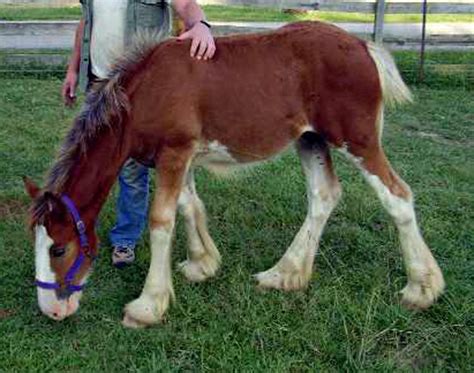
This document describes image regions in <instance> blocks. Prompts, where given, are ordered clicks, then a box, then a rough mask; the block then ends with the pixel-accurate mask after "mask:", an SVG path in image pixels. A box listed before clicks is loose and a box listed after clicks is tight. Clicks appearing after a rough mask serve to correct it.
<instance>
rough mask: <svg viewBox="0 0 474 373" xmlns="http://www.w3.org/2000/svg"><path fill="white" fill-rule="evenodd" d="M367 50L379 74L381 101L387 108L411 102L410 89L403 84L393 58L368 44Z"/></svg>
mask: <svg viewBox="0 0 474 373" xmlns="http://www.w3.org/2000/svg"><path fill="white" fill-rule="evenodd" d="M367 49H368V51H369V54H370V56H371V57H372V59H373V60H374V63H375V66H376V67H377V71H378V73H379V79H380V84H381V87H382V94H383V100H384V102H385V104H387V105H388V106H394V105H396V104H402V103H404V102H412V101H413V98H412V95H411V92H410V89H409V88H408V87H407V86H406V84H405V83H404V82H403V79H402V77H401V76H400V73H399V71H398V69H397V65H396V64H395V61H394V60H393V57H392V56H391V55H390V53H389V52H387V51H386V50H385V49H384V48H383V47H382V46H379V45H377V44H374V43H371V42H368V43H367Z"/></svg>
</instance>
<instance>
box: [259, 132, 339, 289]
mask: <svg viewBox="0 0 474 373" xmlns="http://www.w3.org/2000/svg"><path fill="white" fill-rule="evenodd" d="M297 149H298V154H299V156H300V159H301V163H302V166H303V171H304V174H305V176H306V190H307V197H308V213H307V216H306V219H305V221H304V223H303V226H302V227H301V229H300V230H299V232H298V234H297V235H296V237H295V238H294V240H293V242H292V243H291V245H290V247H289V248H288V250H287V251H286V252H285V254H284V255H283V257H282V258H281V259H280V260H279V261H278V263H277V264H276V265H275V266H274V267H273V268H271V269H269V270H268V271H265V272H261V273H259V274H257V275H256V278H257V281H258V284H259V286H260V287H263V288H275V289H283V290H298V289H301V288H304V287H306V286H307V285H308V282H309V280H310V278H311V274H312V269H313V261H314V256H315V253H316V250H317V248H318V245H319V239H320V237H321V234H322V231H323V228H324V225H325V224H326V221H327V219H328V218H329V215H330V214H331V212H332V210H333V209H334V207H335V206H336V204H337V202H338V200H339V198H340V195H341V188H340V185H339V182H338V180H337V177H336V176H335V174H334V173H333V170H332V164H331V159H330V155H329V149H328V147H327V144H326V143H325V142H324V140H322V138H321V137H319V135H317V134H315V133H311V132H306V133H305V134H304V135H303V136H302V137H301V138H300V140H299V142H298V144H297Z"/></svg>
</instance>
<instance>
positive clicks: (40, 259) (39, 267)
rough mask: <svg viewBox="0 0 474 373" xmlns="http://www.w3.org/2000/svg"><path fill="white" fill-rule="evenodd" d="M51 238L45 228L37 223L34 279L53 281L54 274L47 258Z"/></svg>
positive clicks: (51, 241)
mask: <svg viewBox="0 0 474 373" xmlns="http://www.w3.org/2000/svg"><path fill="white" fill-rule="evenodd" d="M53 243H54V242H53V240H52V239H51V237H49V236H48V232H47V231H46V228H45V227H44V226H42V225H37V226H36V228H35V254H36V256H35V263H36V279H37V280H39V281H43V282H55V281H56V275H55V274H54V272H53V270H52V269H51V260H50V259H49V248H50V247H51V246H52V245H53Z"/></svg>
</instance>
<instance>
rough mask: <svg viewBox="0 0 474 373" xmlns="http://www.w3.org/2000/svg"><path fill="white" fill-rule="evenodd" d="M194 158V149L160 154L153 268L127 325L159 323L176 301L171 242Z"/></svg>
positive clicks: (152, 237) (152, 239) (152, 220)
mask: <svg viewBox="0 0 474 373" xmlns="http://www.w3.org/2000/svg"><path fill="white" fill-rule="evenodd" d="M191 155H192V149H191V148H185V149H183V148H179V149H174V148H172V149H165V150H164V151H163V152H162V153H161V155H160V161H159V163H158V164H157V167H158V169H159V174H160V175H159V178H157V183H156V184H157V188H156V191H155V195H154V199H153V203H152V206H151V210H150V244H151V261H150V269H149V271H148V275H147V277H146V280H145V285H144V287H143V290H142V293H141V295H140V297H139V298H137V299H135V300H134V301H133V302H131V303H129V304H127V306H126V307H125V316H124V319H123V324H124V325H125V326H128V327H135V328H137V327H143V326H148V325H152V324H156V323H158V322H160V321H161V320H162V318H163V315H164V314H165V312H166V310H167V309H168V307H169V304H170V302H171V300H172V299H174V291H173V283H172V279H171V243H172V236H173V231H174V224H175V217H176V208H177V202H178V197H179V193H180V191H181V188H182V185H183V180H184V177H185V174H186V172H187V170H188V168H189V160H190V158H191Z"/></svg>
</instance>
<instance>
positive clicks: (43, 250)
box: [27, 22, 444, 327]
mask: <svg viewBox="0 0 474 373" xmlns="http://www.w3.org/2000/svg"><path fill="white" fill-rule="evenodd" d="M216 44H217V53H216V56H215V58H214V59H213V60H212V61H209V62H206V63H204V62H199V61H195V60H191V59H190V58H189V56H188V50H189V46H188V45H187V43H183V42H179V41H177V40H168V41H165V42H162V43H159V44H158V45H156V44H155V45H154V46H153V47H150V46H148V47H146V46H143V45H142V46H140V47H138V48H137V50H136V51H135V52H134V53H133V54H132V55H130V56H129V57H128V58H126V59H124V60H123V61H121V62H120V63H119V64H117V67H116V68H115V70H114V71H113V72H112V73H111V74H110V77H109V79H107V80H104V81H102V82H100V83H98V84H97V85H96V86H95V87H94V88H93V90H92V92H91V93H90V94H89V95H88V97H87V102H86V105H85V107H84V109H83V111H82V113H81V114H80V115H79V116H78V118H77V119H76V121H75V123H74V126H73V127H72V129H71V130H70V132H69V134H68V136H67V138H66V140H65V143H64V145H63V147H62V150H61V152H60V155H59V159H58V160H57V161H56V163H55V165H54V166H53V168H52V170H51V172H50V175H49V177H48V179H47V183H46V186H45V188H44V189H43V190H42V191H40V190H39V189H38V188H37V187H35V186H34V185H33V184H32V183H31V182H27V188H28V190H29V192H30V194H31V195H32V196H34V197H35V201H34V204H33V208H32V224H33V226H35V227H36V272H37V280H38V281H40V283H41V282H42V283H50V284H51V283H52V284H53V285H52V286H50V288H49V289H48V288H47V287H48V286H43V287H41V286H40V287H39V288H38V297H39V305H40V307H41V309H42V310H43V312H44V313H45V314H47V315H48V316H50V317H52V318H55V319H63V318H64V317H66V316H69V315H70V314H72V313H74V312H75V311H76V310H77V308H78V304H79V298H80V296H81V293H82V285H83V283H84V282H85V279H86V277H87V274H88V273H89V271H90V265H91V263H92V259H91V258H92V257H93V255H90V254H91V253H92V254H95V253H96V250H97V238H96V236H95V233H94V227H95V221H96V219H97V215H98V213H99V211H100V209H101V207H102V205H103V203H104V201H105V199H106V197H107V195H108V194H109V191H110V189H111V187H112V185H113V183H114V181H115V179H116V176H117V174H118V172H119V170H120V168H121V166H122V164H123V163H124V162H125V161H126V160H127V159H128V158H129V157H133V158H135V159H138V160H140V161H142V162H144V163H147V164H152V165H154V167H155V169H156V171H157V179H156V183H157V188H156V192H155V195H154V200H153V203H152V206H151V212H150V236H151V263H150V269H149V272H148V276H147V278H146V281H145V285H144V287H143V291H142V293H141V295H140V296H139V297H138V299H136V300H134V301H133V302H131V303H129V304H128V305H127V306H126V307H125V317H124V321H123V322H124V324H125V325H127V326H132V327H138V326H146V325H150V324H154V323H157V322H159V321H160V319H161V318H162V317H163V315H164V313H165V312H166V310H167V308H168V306H169V303H170V301H171V299H172V298H173V286H172V282H171V264H170V253H171V242H172V235H173V231H174V224H175V215H176V211H177V208H178V206H180V207H181V211H182V213H183V215H184V217H185V221H186V228H187V234H188V243H189V250H188V260H186V261H185V262H183V263H181V264H180V268H181V271H182V272H183V273H184V275H185V276H186V277H187V278H188V279H189V280H190V281H202V280H205V279H206V278H208V277H210V276H213V275H214V274H215V273H216V271H217V269H218V267H219V263H220V259H221V258H220V255H219V252H218V251H217V249H216V247H215V245H214V242H213V240H212V238H211V237H210V235H209V232H208V229H207V226H206V214H205V211H204V206H203V203H202V202H201V200H200V199H199V197H198V195H197V192H196V187H195V184H194V178H193V170H194V168H195V167H197V166H205V167H209V168H211V169H222V168H227V167H232V166H238V165H242V164H247V163H251V162H259V161H262V160H266V159H270V158H272V157H274V156H275V155H277V154H278V153H280V152H281V151H283V150H284V149H286V148H287V147H288V146H290V145H292V144H294V145H295V146H296V149H297V151H298V154H299V157H300V158H301V162H302V165H303V172H304V174H305V176H306V180H307V196H308V213H307V216H306V218H305V220H304V222H303V225H302V227H301V229H300V231H299V232H298V233H297V235H296V237H295V238H294V240H293V242H292V243H291V245H290V247H289V248H288V249H287V251H286V252H285V254H284V255H283V257H282V258H281V259H280V260H279V261H278V262H277V263H276V264H275V266H274V267H272V268H270V269H269V270H267V271H265V272H261V273H259V274H257V275H256V278H257V280H258V283H259V286H261V287H264V288H275V289H283V290H298V289H302V288H304V287H305V286H307V285H308V282H309V280H310V278H311V272H312V267H313V259H314V256H315V254H316V251H317V248H318V244H319V240H320V237H321V234H322V231H323V228H324V225H325V224H326V221H327V219H328V218H329V215H330V214H331V211H332V210H333V209H334V207H335V206H336V204H337V202H338V200H339V198H340V195H341V187H340V184H339V182H338V180H337V177H336V175H335V174H334V171H333V169H332V165H331V158H330V149H331V148H332V149H338V150H340V151H341V152H343V153H344V154H346V155H347V157H348V158H349V159H350V160H351V161H352V162H353V163H354V164H355V165H356V166H357V167H358V168H359V169H360V170H361V172H362V174H363V176H364V177H365V178H366V180H367V182H368V183H369V184H370V185H371V186H372V187H373V188H374V190H375V191H376V193H377V195H378V196H379V198H380V200H381V201H382V204H383V206H384V207H385V208H386V210H387V211H388V213H389V214H390V215H391V216H392V217H393V219H394V221H395V224H396V225H397V228H398V230H399V235H400V241H401V247H402V253H403V257H404V261H405V265H406V267H407V272H408V284H407V286H406V287H405V288H404V289H403V290H402V293H403V298H402V301H403V303H404V304H406V305H407V306H409V307H416V308H425V307H428V306H430V305H431V304H432V303H433V302H434V300H435V299H436V298H437V297H438V296H439V295H440V294H441V292H442V290H443V287H444V282H443V276H442V274H441V271H440V269H439V267H438V265H437V263H436V261H435V259H434V258H433V256H432V254H431V252H430V250H429V249H428V247H427V246H426V244H425V242H424V241H423V238H422V236H421V234H420V231H419V229H418V226H417V222H416V218H415V212H414V209H413V197H412V193H411V191H410V189H409V187H408V186H407V185H406V184H405V183H404V182H403V181H402V180H401V179H400V177H399V176H398V175H397V174H396V173H395V171H394V170H393V169H392V168H391V166H390V164H389V162H388V160H387V158H386V157H385V154H384V152H383V150H382V145H381V141H380V138H381V134H382V128H383V111H384V102H385V103H401V102H404V101H408V100H410V93H409V91H408V89H407V87H406V86H405V84H404V83H403V81H402V79H401V78H400V75H399V73H398V71H397V69H396V66H395V64H394V62H393V60H392V59H391V57H390V56H389V55H388V54H387V53H386V52H385V51H383V50H382V49H381V48H379V47H376V46H374V45H373V44H371V43H367V42H364V41H361V40H359V39H357V38H355V37H353V36H351V35H349V34H347V33H346V32H344V31H342V30H340V29H339V28H337V27H334V26H331V25H328V24H324V23H309V22H308V23H298V24H293V25H289V26H286V27H283V28H281V29H279V30H277V31H275V32H270V33H265V34H255V35H245V36H232V37H223V38H218V39H217V40H216ZM64 196H66V197H68V198H70V199H71V201H73V204H74V205H75V208H76V209H77V212H78V214H79V215H80V216H81V218H82V221H83V222H84V224H85V227H86V231H85V234H86V236H87V239H88V241H89V242H88V244H87V245H86V247H85V248H83V247H81V246H84V245H81V244H80V240H79V235H78V232H77V230H76V228H75V226H74V224H73V218H72V215H71V211H70V208H69V207H68V206H66V204H65V203H64ZM81 241H82V239H81ZM79 255H83V257H84V260H82V261H81V262H80V264H79V265H78V264H77V258H78V257H79ZM74 263H76V264H74ZM74 266H76V267H77V268H76V270H75V271H71V268H72V267H74ZM68 273H69V275H68ZM71 273H72V275H71ZM68 277H69V278H68ZM45 287H46V288H45Z"/></svg>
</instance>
